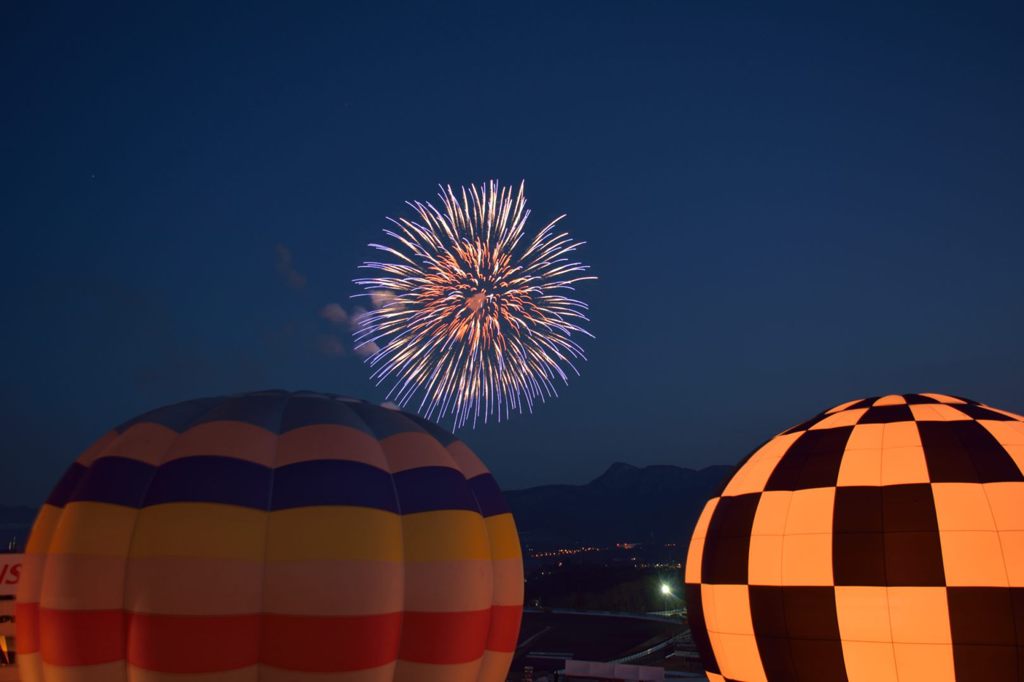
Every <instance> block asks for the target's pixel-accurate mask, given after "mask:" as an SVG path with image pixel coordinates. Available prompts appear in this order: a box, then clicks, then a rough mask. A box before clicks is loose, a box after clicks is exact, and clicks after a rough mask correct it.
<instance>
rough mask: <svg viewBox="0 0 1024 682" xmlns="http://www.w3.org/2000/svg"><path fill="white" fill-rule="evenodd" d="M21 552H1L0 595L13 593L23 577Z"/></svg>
mask: <svg viewBox="0 0 1024 682" xmlns="http://www.w3.org/2000/svg"><path fill="white" fill-rule="evenodd" d="M21 558H22V555H21V554H0V596H5V595H13V594H14V593H15V592H17V590H18V580H19V579H20V578H21Z"/></svg>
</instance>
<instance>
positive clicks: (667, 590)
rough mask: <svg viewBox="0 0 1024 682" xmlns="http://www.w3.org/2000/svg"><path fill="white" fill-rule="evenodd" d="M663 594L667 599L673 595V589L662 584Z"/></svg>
mask: <svg viewBox="0 0 1024 682" xmlns="http://www.w3.org/2000/svg"><path fill="white" fill-rule="evenodd" d="M661 593H662V594H663V595H665V596H666V597H667V596H669V595H670V594H672V588H671V587H669V586H668V585H666V584H665V583H662V584H661Z"/></svg>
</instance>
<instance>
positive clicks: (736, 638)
mask: <svg viewBox="0 0 1024 682" xmlns="http://www.w3.org/2000/svg"><path fill="white" fill-rule="evenodd" d="M710 638H711V645H712V646H713V647H714V648H715V651H728V652H729V656H728V658H726V659H725V661H723V662H722V663H721V669H722V673H723V674H724V675H725V676H726V679H729V680H743V682H768V678H767V677H766V676H765V672H764V666H763V665H762V664H761V654H760V652H759V651H758V649H757V640H755V639H754V635H753V634H750V635H733V634H726V633H714V634H711V635H710Z"/></svg>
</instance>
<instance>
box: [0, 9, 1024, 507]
mask: <svg viewBox="0 0 1024 682" xmlns="http://www.w3.org/2000/svg"><path fill="white" fill-rule="evenodd" d="M89 5H91V3H71V4H69V5H66V6H61V5H56V4H50V3H43V2H20V3H18V2H12V3H5V5H4V7H3V9H2V10H0V79H2V80H0V85H2V104H0V158H2V163H0V173H2V177H0V187H2V189H0V197H2V200H0V226H2V227H3V235H4V239H3V259H4V261H5V264H6V266H5V267H4V269H3V271H4V284H3V291H4V294H5V295H4V296H3V329H4V331H3V334H2V347H0V349H2V357H3V361H2V364H0V368H2V369H0V371H2V375H0V431H2V433H3V434H4V435H3V439H4V440H3V445H2V447H3V453H4V455H3V456H4V458H5V459H4V461H5V463H6V465H7V466H6V467H5V468H4V474H3V476H2V477H0V504H33V505H34V504H38V503H39V502H41V500H42V498H43V497H44V496H45V494H46V492H47V491H48V490H49V488H50V487H51V485H52V483H53V482H54V480H55V479H56V477H57V476H58V475H59V473H60V471H61V470H63V468H64V467H65V466H66V465H67V463H68V462H70V461H71V460H72V459H73V458H74V457H75V456H76V455H77V453H78V452H79V451H80V450H82V449H83V448H84V447H86V446H87V445H88V444H89V443H90V442H91V441H92V440H93V439H94V438H96V437H98V436H99V435H101V434H102V433H103V432H104V431H105V430H107V429H108V428H109V427H110V426H112V425H114V424H116V423H118V422H120V421H123V420H125V419H127V418H129V417H131V416H133V415H135V414H137V413H140V412H142V411H145V410H147V409H150V408H153V407H156V406H159V405H162V404H166V403H169V402H174V401H178V400H183V399H187V398H192V397H196V396H200V395H211V394H223V393H233V392H239V391H246V390H257V389H262V388H291V389H314V390H322V391H329V392H336V393H345V394H351V395H355V396H360V397H365V398H367V399H370V400H374V401H382V400H384V396H385V391H384V390H383V389H382V388H376V387H374V386H373V385H372V384H371V383H370V382H369V379H368V377H369V370H368V369H367V368H366V367H365V366H364V365H363V364H362V363H361V360H360V359H359V358H358V357H356V355H355V354H354V353H353V352H352V343H351V339H350V337H349V336H348V333H347V330H346V328H345V327H344V325H334V324H332V323H331V322H330V321H329V320H326V319H323V317H322V316H321V314H320V311H321V309H322V308H323V307H324V306H325V305H327V304H330V303H339V304H340V305H341V306H343V307H344V308H345V309H351V308H352V306H353V305H354V302H353V301H352V300H351V299H350V297H351V296H352V295H353V294H355V293H357V288H356V287H355V286H354V285H353V284H352V283H351V280H352V279H353V277H355V276H357V274H358V273H357V269H356V268H357V266H358V264H359V263H361V262H362V261H364V260H366V259H367V258H369V257H370V256H371V255H372V253H371V251H370V250H369V249H368V248H367V246H366V245H367V243H368V242H370V241H374V240H378V239H379V237H380V230H381V229H382V228H383V227H385V225H386V222H385V217H386V216H395V215H403V214H407V212H404V207H403V202H404V201H406V200H412V199H419V200H433V199H434V198H435V194H436V191H437V185H438V184H439V183H451V184H455V185H458V184H467V183H471V182H483V181H486V180H488V179H491V178H498V179H501V180H503V181H506V182H518V181H519V180H521V179H525V180H526V187H527V197H528V200H529V203H530V207H531V208H532V209H533V216H532V220H531V224H532V225H533V226H534V227H535V228H539V227H541V226H542V225H543V224H544V223H546V222H547V221H548V220H550V219H552V218H554V217H555V216H557V215H559V214H561V213H567V214H568V218H567V219H566V221H565V222H564V225H565V227H567V228H568V229H569V230H570V231H571V232H572V234H573V236H574V237H576V238H578V239H581V240H586V241H587V242H588V244H587V246H585V247H584V248H583V250H582V251H581V252H580V255H581V258H582V259H583V260H585V261H586V262H588V263H589V264H591V265H592V266H593V271H594V273H595V274H597V275H598V276H599V277H600V280H599V281H598V282H596V283H591V284H590V285H589V286H584V287H583V288H582V290H581V297H582V298H585V299H586V300H587V301H588V302H589V303H590V304H591V306H592V320H593V322H592V325H591V327H590V328H591V330H592V331H593V333H594V334H595V336H596V337H597V338H596V340H588V341H587V342H586V343H585V347H586V348H587V350H588V353H589V355H590V361H589V362H588V363H587V364H586V365H584V366H583V368H582V376H581V377H579V378H578V379H575V380H573V381H572V382H571V383H570V385H569V386H568V387H566V388H564V389H562V390H561V395H560V397H559V398H558V399H557V400H555V401H553V402H549V403H548V404H546V405H544V406H542V407H541V408H540V409H539V410H538V411H537V412H536V413H535V414H534V415H532V416H530V415H525V416H521V417H519V416H517V417H515V418H513V420H512V421H511V422H508V423H501V424H488V425H487V426H485V427H480V428H477V429H476V430H475V431H469V430H466V431H464V432H461V435H462V437H463V438H464V439H465V440H466V441H467V442H468V443H469V444H470V445H471V446H472V447H473V448H474V449H475V450H476V451H477V452H478V453H479V454H480V455H481V456H482V457H483V458H484V459H485V461H486V462H487V463H488V464H489V465H490V466H491V468H492V470H493V471H494V472H495V474H496V475H497V476H498V478H499V480H500V481H501V482H502V484H503V485H504V486H505V487H507V488H515V487H522V486H527V485H534V484H539V483H555V482H567V483H573V482H585V481H587V480H589V479H591V478H593V477H595V476H596V475H598V474H599V473H600V472H601V471H603V470H604V469H605V468H606V467H607V466H608V465H609V464H610V463H611V462H614V461H626V462H630V463H633V464H638V465H642V464H652V463H671V464H678V465H682V466H692V467H700V466H705V465H708V464H712V463H731V462H734V461H736V460H738V459H739V458H741V457H742V456H744V455H745V454H746V453H747V452H748V451H749V450H750V449H751V448H752V447H754V446H755V445H757V444H758V443H759V442H761V441H763V440H764V439H766V438H768V437H769V436H771V435H773V434H774V433H776V432H777V431H779V430H781V429H783V428H785V427H787V426H789V425H791V424H793V423H796V422H799V421H802V420H803V419H804V418H806V417H809V416H810V415H812V414H813V413H816V412H818V411H820V410H822V409H825V408H827V407H830V406H831V405H834V404H836V403H839V402H843V401H845V400H849V399H852V398H855V397H860V396H867V395H878V394H886V393H891V392H911V391H941V392H946V393H952V394H957V395H965V396H969V397H972V398H975V399H977V400H981V401H983V402H988V403H990V404H993V405H995V406H998V407H1003V408H1005V409H1010V410H1014V411H1017V412H1024V362H1022V360H1024V355H1022V351H1021V348H1022V339H1024V282H1022V279H1024V273H1022V264H1024V259H1022V258H1024V256H1022V254H1024V248H1022V247H1024V83H1022V73H1024V41H1022V40H1021V35H1022V30H1024V21H1022V20H1024V10H1022V8H1021V5H1020V4H1019V3H1011V2H1007V3H1004V4H985V3H979V2H972V3H966V2H962V3H957V5H958V6H956V7H953V6H947V7H940V5H939V4H938V3H932V2H928V3H925V2H922V3H920V4H918V5H917V6H916V7H915V6H912V5H909V4H900V3H892V2H879V3H863V2H855V3H845V5H846V6H845V7H842V8H840V7H837V6H836V5H838V3H808V4H806V5H801V6H796V5H791V6H788V7H787V8H785V9H784V8H783V6H782V5H781V4H778V3H754V2H751V3H728V2H664V3H655V2H621V3H607V2H571V3H564V2H563V3H555V2H543V3H529V2H527V3H524V2H518V3H472V4H465V5H455V4H449V3H438V4H434V3H422V4H420V5H419V6H418V7H415V6H412V3H398V4H395V5H391V6H388V5H386V4H385V3H380V2H367V3H355V2H337V3H326V2H325V3H319V4H317V3H283V4H282V3H260V2H256V3H237V4H234V5H232V4H229V3H177V2H172V3H128V4H125V5H123V6H120V7H117V6H114V5H108V6H107V7H106V8H100V7H96V6H89ZM144 5H145V6H144ZM441 5H443V6H441Z"/></svg>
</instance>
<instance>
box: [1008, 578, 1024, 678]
mask: <svg viewBox="0 0 1024 682" xmlns="http://www.w3.org/2000/svg"><path fill="white" fill-rule="evenodd" d="M1010 604H1011V607H1012V608H1013V622H1014V625H1015V626H1016V628H1017V646H1019V647H1024V587H1011V588H1010ZM1021 672H1022V673H1024V668H1021Z"/></svg>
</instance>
